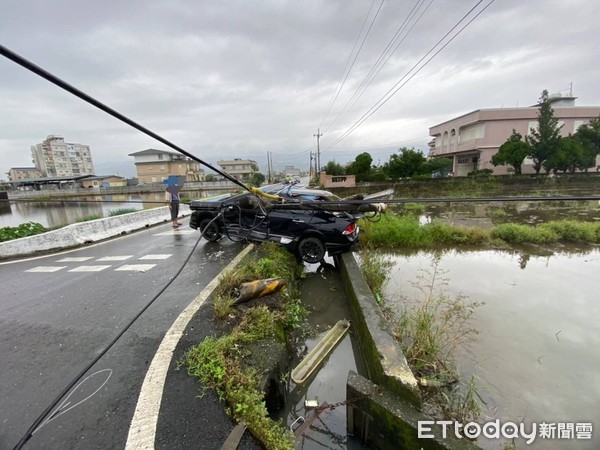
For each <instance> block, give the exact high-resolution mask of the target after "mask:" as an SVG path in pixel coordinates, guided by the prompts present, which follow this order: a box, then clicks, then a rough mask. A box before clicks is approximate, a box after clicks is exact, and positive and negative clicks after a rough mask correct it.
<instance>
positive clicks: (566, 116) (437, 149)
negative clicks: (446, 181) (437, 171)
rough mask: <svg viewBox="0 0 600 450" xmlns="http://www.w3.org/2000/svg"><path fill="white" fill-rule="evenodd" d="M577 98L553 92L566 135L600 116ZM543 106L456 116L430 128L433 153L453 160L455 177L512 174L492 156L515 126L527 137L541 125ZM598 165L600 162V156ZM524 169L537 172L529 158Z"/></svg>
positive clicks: (593, 108) (563, 132)
mask: <svg viewBox="0 0 600 450" xmlns="http://www.w3.org/2000/svg"><path fill="white" fill-rule="evenodd" d="M575 99H576V97H572V96H562V95H560V94H553V95H552V96H551V98H550V99H549V101H550V102H551V105H552V108H553V109H554V117H556V118H557V119H558V121H559V122H558V125H559V126H562V128H561V134H562V136H568V135H569V134H570V133H574V132H575V131H577V129H578V128H579V127H580V126H581V125H583V124H587V123H589V122H590V120H591V119H593V118H595V117H598V116H599V115H600V107H598V106H575ZM538 112H539V105H533V106H530V107H522V108H519V107H517V108H490V109H478V110H475V111H472V112H470V113H467V114H464V115H462V116H458V117H455V118H453V119H450V120H448V121H446V122H443V123H441V124H439V125H435V126H433V127H431V128H430V129H429V135H430V136H432V137H433V140H432V141H431V142H430V143H429V147H430V148H429V156H432V157H434V156H441V157H445V158H449V159H451V160H452V172H453V175H455V176H466V175H467V174H468V173H469V172H471V171H473V170H480V169H493V170H494V174H495V175H504V174H507V173H508V167H509V166H498V167H495V166H494V165H493V164H492V156H493V155H495V154H496V153H497V152H498V150H499V148H500V146H501V145H502V144H504V142H506V140H507V139H508V138H509V136H510V135H511V134H512V131H513V129H514V130H516V131H517V132H519V133H520V134H521V135H522V136H523V137H525V136H526V135H528V134H529V132H530V129H531V128H537V116H538ZM596 164H597V165H600V157H599V158H598V160H597V162H596ZM522 172H523V173H524V174H527V173H535V170H534V169H533V162H532V161H531V160H530V159H525V161H524V163H523V166H522Z"/></svg>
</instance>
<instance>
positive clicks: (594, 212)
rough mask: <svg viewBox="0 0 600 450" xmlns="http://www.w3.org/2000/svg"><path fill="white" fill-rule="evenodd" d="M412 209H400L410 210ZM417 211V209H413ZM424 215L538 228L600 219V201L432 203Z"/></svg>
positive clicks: (479, 224)
mask: <svg viewBox="0 0 600 450" xmlns="http://www.w3.org/2000/svg"><path fill="white" fill-rule="evenodd" d="M410 208H411V206H410V205H409V206H408V207H404V208H402V207H400V208H398V209H399V210H400V211H402V210H410ZM413 208H414V207H413ZM419 211H420V213H421V214H422V216H423V217H424V218H425V219H426V220H427V221H432V220H440V221H443V222H446V223H449V224H451V225H464V226H477V227H480V228H486V229H489V228H492V227H494V226H495V225H498V224H501V223H508V222H514V223H521V224H530V225H537V224H539V223H543V222H548V221H550V220H563V219H570V220H583V221H588V222H594V221H598V220H600V202H599V201H596V200H586V201H566V200H556V201H539V202H526V201H519V202H482V203H477V202H475V203H451V202H446V203H430V204H425V205H422V206H420V210H419Z"/></svg>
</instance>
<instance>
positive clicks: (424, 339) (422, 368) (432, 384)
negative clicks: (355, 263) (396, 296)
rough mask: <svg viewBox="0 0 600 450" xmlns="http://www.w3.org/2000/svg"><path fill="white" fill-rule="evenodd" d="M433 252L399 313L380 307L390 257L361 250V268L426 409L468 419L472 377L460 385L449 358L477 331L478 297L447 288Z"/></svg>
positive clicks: (473, 411)
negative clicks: (413, 294) (454, 293)
mask: <svg viewBox="0 0 600 450" xmlns="http://www.w3.org/2000/svg"><path fill="white" fill-rule="evenodd" d="M439 262H440V258H439V256H436V257H434V258H433V261H432V265H431V269H429V270H421V273H420V275H419V276H418V277H417V280H416V281H415V282H414V283H412V284H413V286H414V287H415V288H416V289H417V290H418V291H419V292H421V293H422V294H423V296H422V298H421V299H409V298H406V299H404V301H403V304H405V305H408V306H406V307H405V308H404V309H403V310H402V311H401V313H400V316H399V318H398V319H394V316H393V314H390V311H389V310H388V309H387V308H386V307H385V305H384V301H383V300H382V296H381V291H382V290H383V287H384V285H385V283H386V282H387V279H388V268H389V264H390V262H389V261H388V260H386V259H385V257H384V256H383V255H381V254H378V253H376V252H374V251H363V252H361V271H362V273H363V276H364V277H365V280H366V281H367V284H368V285H369V287H370V288H371V291H372V292H373V293H374V295H375V298H376V299H377V301H378V303H379V304H380V306H381V307H382V312H383V313H384V315H385V316H386V317H387V318H388V320H391V321H392V322H394V323H395V324H394V325H393V327H394V336H395V337H396V339H397V340H398V342H399V343H400V346H401V347H402V351H403V352H404V355H405V357H406V360H407V362H408V364H409V366H410V368H411V370H412V371H413V373H414V374H415V376H416V377H417V380H419V384H420V385H421V386H422V387H423V388H424V391H423V394H424V403H425V407H426V409H427V411H428V412H429V413H430V414H432V415H434V416H436V417H440V418H444V419H446V420H456V421H460V422H461V423H463V424H464V423H467V422H469V421H472V420H476V419H477V417H478V416H479V413H480V411H481V407H480V404H479V402H478V401H477V393H476V386H475V377H474V376H472V377H471V379H470V380H469V382H468V383H466V385H465V387H464V388H463V389H461V388H460V383H459V375H458V372H457V370H456V368H455V364H454V359H455V354H456V352H457V351H458V350H463V349H464V348H466V347H467V346H468V345H469V344H470V343H471V342H472V341H473V340H474V339H475V336H476V335H477V333H478V332H477V330H476V329H475V328H472V327H471V325H470V323H471V320H472V318H473V314H474V312H475V310H476V308H477V307H479V306H481V305H482V303H477V302H471V301H468V300H467V299H466V298H465V297H464V296H462V295H458V296H456V297H451V296H449V295H448V293H447V289H446V287H447V285H448V280H447V279H446V278H444V275H445V272H444V271H443V270H441V269H440V267H439Z"/></svg>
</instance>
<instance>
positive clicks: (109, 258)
mask: <svg viewBox="0 0 600 450" xmlns="http://www.w3.org/2000/svg"><path fill="white" fill-rule="evenodd" d="M129 258H133V255H122V256H104V257H102V258H99V259H97V260H96V261H125V260H126V259H129Z"/></svg>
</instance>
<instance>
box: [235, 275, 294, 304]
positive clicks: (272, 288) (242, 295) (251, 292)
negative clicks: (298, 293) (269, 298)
mask: <svg viewBox="0 0 600 450" xmlns="http://www.w3.org/2000/svg"><path fill="white" fill-rule="evenodd" d="M284 288H285V281H284V280H283V278H265V279H264V280H254V281H249V282H247V283H242V284H240V286H239V287H238V288H235V289H234V292H233V294H234V296H235V297H236V299H235V302H234V305H237V304H239V303H243V302H247V301H250V300H252V299H255V298H259V297H264V296H265V295H269V294H273V293H275V292H279V291H281V290H283V289H284Z"/></svg>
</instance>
